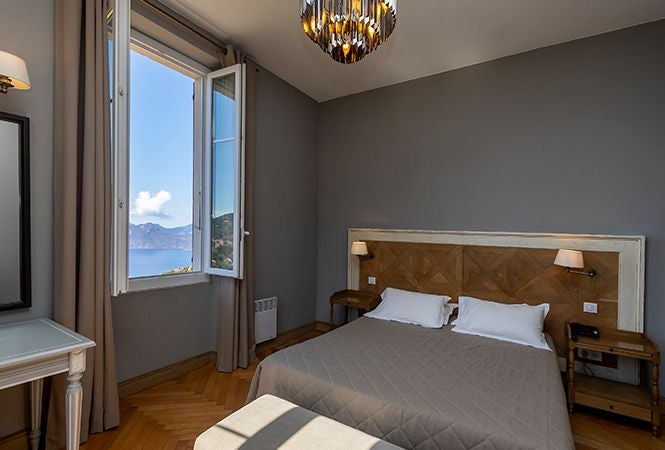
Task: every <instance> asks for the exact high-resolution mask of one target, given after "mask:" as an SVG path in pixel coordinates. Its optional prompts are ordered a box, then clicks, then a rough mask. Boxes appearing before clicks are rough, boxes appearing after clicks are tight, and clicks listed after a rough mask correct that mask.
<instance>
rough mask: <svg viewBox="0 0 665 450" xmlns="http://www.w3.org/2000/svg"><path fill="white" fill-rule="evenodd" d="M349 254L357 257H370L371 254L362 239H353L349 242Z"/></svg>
mask: <svg viewBox="0 0 665 450" xmlns="http://www.w3.org/2000/svg"><path fill="white" fill-rule="evenodd" d="M351 254H352V255H355V256H357V257H358V258H363V257H365V258H371V256H369V250H368V249H367V242H363V241H353V243H352V244H351Z"/></svg>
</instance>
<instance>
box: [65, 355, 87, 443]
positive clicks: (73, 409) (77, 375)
mask: <svg viewBox="0 0 665 450" xmlns="http://www.w3.org/2000/svg"><path fill="white" fill-rule="evenodd" d="M84 371H85V350H81V351H79V352H76V353H70V355H69V373H68V375H67V391H66V393H65V416H66V418H67V450H78V448H79V443H80V439H81V410H82V408H83V386H82V385H81V378H82V377H83V372H84Z"/></svg>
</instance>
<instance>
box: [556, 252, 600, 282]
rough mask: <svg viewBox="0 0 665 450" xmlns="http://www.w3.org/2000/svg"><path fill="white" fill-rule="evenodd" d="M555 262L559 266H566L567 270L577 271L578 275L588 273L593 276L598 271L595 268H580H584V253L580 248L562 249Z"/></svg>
mask: <svg viewBox="0 0 665 450" xmlns="http://www.w3.org/2000/svg"><path fill="white" fill-rule="evenodd" d="M554 264H556V265H557V266H561V267H565V268H566V272H568V273H576V274H578V275H587V276H590V277H593V276H594V275H596V271H595V270H593V269H589V270H588V271H585V270H578V269H584V255H583V254H582V252H580V251H578V250H565V249H560V250H559V252H558V253H557V254H556V258H554Z"/></svg>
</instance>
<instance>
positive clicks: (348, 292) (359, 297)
mask: <svg viewBox="0 0 665 450" xmlns="http://www.w3.org/2000/svg"><path fill="white" fill-rule="evenodd" d="M379 303H381V296H380V295H377V294H372V293H370V292H360V291H354V290H352V289H344V290H343V291H338V292H335V293H334V294H333V295H331V296H330V329H331V330H332V329H333V326H334V325H333V311H334V309H333V308H334V306H335V305H343V306H346V311H347V317H348V310H349V308H356V309H359V310H363V311H365V312H368V311H371V310H373V309H374V308H376V307H377V306H378V304H379Z"/></svg>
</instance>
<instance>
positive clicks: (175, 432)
mask: <svg viewBox="0 0 665 450" xmlns="http://www.w3.org/2000/svg"><path fill="white" fill-rule="evenodd" d="M319 334H320V333H318V332H311V333H307V334H305V335H303V336H301V337H300V338H298V339H294V340H292V341H289V342H287V343H286V344H285V345H283V346H280V347H277V348H275V349H272V350H269V351H266V352H264V353H263V354H260V355H259V357H260V358H265V357H266V356H267V355H268V354H270V353H272V352H274V351H277V350H280V349H281V348H284V347H286V346H289V345H293V344H296V343H298V342H302V341H305V340H307V339H311V338H313V337H315V336H317V335H319ZM256 366H257V363H255V364H253V365H252V366H251V367H249V368H248V369H239V370H236V371H234V372H233V373H230V374H225V373H220V372H217V370H215V368H214V367H213V366H212V365H211V366H206V367H202V368H200V369H196V370H194V371H192V372H189V373H188V374H186V375H183V376H182V377H180V378H178V379H176V380H173V381H167V382H165V383H162V384H160V385H157V386H155V387H153V388H150V389H147V390H145V391H142V392H139V393H137V394H134V395H132V396H130V397H127V398H125V399H123V400H121V402H120V417H121V423H120V426H119V427H118V428H117V429H115V430H111V431H107V432H105V433H100V434H96V435H92V436H91V437H90V440H89V441H88V443H87V444H85V445H83V446H81V448H82V449H84V450H106V449H113V450H122V449H131V450H139V449H160V450H162V449H191V448H192V447H193V445H194V440H195V439H196V436H198V435H199V434H200V433H201V432H203V431H204V430H206V429H207V428H209V427H210V426H212V425H213V424H215V423H217V422H219V421H220V420H221V419H222V418H224V417H226V416H227V415H229V414H231V413H232V412H233V411H235V410H236V409H238V408H240V407H242V406H243V404H244V402H245V397H246V395H247V391H248V389H249V384H250V382H251V380H252V376H253V375H254V371H255V370H256ZM572 424H573V433H574V435H575V443H576V445H577V448H578V449H580V450H589V449H630V450H633V449H634V450H650V449H654V450H655V449H663V450H665V437H663V436H661V437H660V438H659V439H653V438H652V437H651V433H650V431H649V427H648V426H646V425H644V424H642V423H640V422H634V421H629V420H625V419H621V418H617V417H616V416H610V415H605V414H602V413H598V412H595V411H579V412H575V414H574V415H573V420H572Z"/></svg>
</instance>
